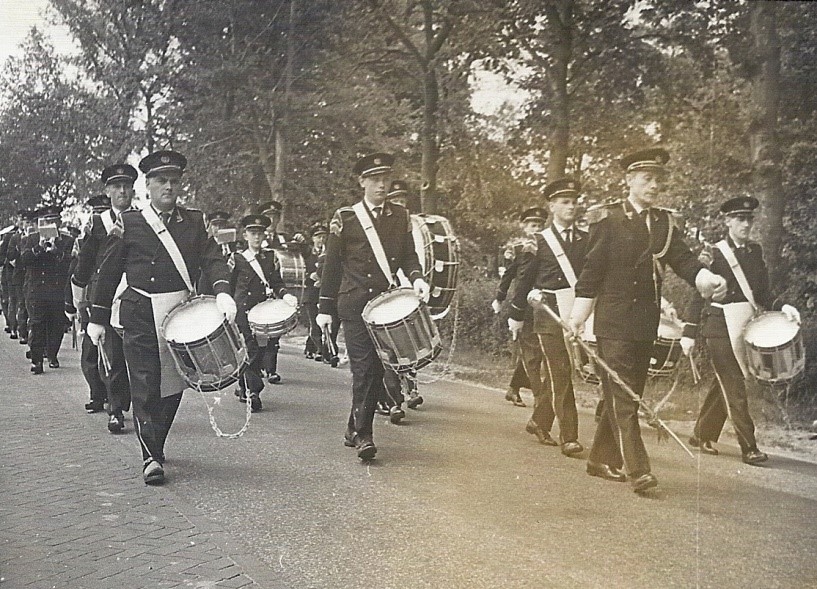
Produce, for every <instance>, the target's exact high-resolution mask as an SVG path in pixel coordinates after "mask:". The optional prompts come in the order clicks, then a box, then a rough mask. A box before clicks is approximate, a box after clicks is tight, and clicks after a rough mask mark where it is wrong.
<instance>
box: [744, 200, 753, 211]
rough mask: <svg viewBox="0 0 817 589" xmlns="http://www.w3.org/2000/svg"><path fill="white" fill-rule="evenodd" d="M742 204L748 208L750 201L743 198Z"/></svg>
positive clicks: (750, 204)
mask: <svg viewBox="0 0 817 589" xmlns="http://www.w3.org/2000/svg"><path fill="white" fill-rule="evenodd" d="M743 206H744V207H746V208H747V209H748V208H750V207H751V206H752V203H751V202H750V201H748V200H745V201H743Z"/></svg>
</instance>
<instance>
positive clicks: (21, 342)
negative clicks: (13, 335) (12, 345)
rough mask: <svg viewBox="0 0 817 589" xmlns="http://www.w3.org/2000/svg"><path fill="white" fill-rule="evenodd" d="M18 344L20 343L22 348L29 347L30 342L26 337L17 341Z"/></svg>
mask: <svg viewBox="0 0 817 589" xmlns="http://www.w3.org/2000/svg"><path fill="white" fill-rule="evenodd" d="M17 342H18V343H19V344H20V345H21V346H27V345H28V340H27V339H26V338H24V337H21V338H20V339H19V340H17Z"/></svg>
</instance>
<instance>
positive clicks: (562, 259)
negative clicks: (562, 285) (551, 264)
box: [542, 225, 577, 288]
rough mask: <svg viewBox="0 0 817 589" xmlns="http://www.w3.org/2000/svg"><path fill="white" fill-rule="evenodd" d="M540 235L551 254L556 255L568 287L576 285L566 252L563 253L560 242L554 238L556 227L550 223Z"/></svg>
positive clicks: (574, 275) (574, 274)
mask: <svg viewBox="0 0 817 589" xmlns="http://www.w3.org/2000/svg"><path fill="white" fill-rule="evenodd" d="M542 237H543V238H544V239H545V242H546V243H547V244H548V247H550V251H552V252H553V255H554V256H556V261H557V262H558V263H559V268H561V269H562V274H564V275H565V278H566V279H567V283H568V284H569V285H570V288H573V287H574V286H576V282H577V280H576V271H575V270H573V265H572V264H571V263H570V260H569V259H568V257H567V254H565V250H564V248H563V247H562V244H561V243H559V240H558V239H557V238H556V228H555V227H554V226H553V225H551V226H550V227H548V228H547V229H545V230H544V231H542Z"/></svg>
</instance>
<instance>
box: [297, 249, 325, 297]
mask: <svg viewBox="0 0 817 589" xmlns="http://www.w3.org/2000/svg"><path fill="white" fill-rule="evenodd" d="M323 251H324V250H323V249H321V250H320V251H319V252H317V253H316V252H315V250H314V249H313V248H311V247H306V248H304V254H303V255H304V273H305V274H306V279H305V280H304V295H303V297H301V303H302V304H305V305H306V304H313V303H317V302H318V300H319V298H320V292H321V287H320V279H318V282H317V285H316V283H315V280H314V279H313V275H314V276H317V275H318V265H319V264H321V263H323V260H324V258H323Z"/></svg>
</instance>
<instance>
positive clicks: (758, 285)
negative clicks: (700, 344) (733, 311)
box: [684, 237, 773, 337]
mask: <svg viewBox="0 0 817 589" xmlns="http://www.w3.org/2000/svg"><path fill="white" fill-rule="evenodd" d="M726 241H727V243H728V244H729V247H731V248H732V251H733V252H735V257H736V258H737V260H738V263H739V264H740V267H741V268H742V269H743V274H744V275H745V276H746V281H747V282H748V283H749V288H751V289H752V295H753V296H754V299H755V304H757V306H758V307H759V310H761V311H762V310H764V309H771V308H772V302H773V301H772V293H771V290H770V289H769V273H768V270H767V268H766V261H765V260H764V259H763V249H762V248H761V247H760V244H759V243H755V242H751V241H750V242H748V243H747V244H746V245H745V246H743V247H741V248H736V247H735V243H734V242H733V241H732V240H731V239H730V238H729V237H727V238H726ZM709 269H710V270H712V272H714V273H715V274H718V275H719V276H723V277H724V278H725V279H726V296H725V297H724V298H723V300H721V301H719V303H720V304H726V303H743V302H746V297H745V296H744V295H743V291H742V290H741V288H740V286H739V285H738V281H737V278H735V274H734V273H733V272H732V268H731V267H730V266H729V263H728V262H727V261H726V258H724V257H723V254H722V253H721V250H719V249H718V248H713V250H712V265H711V266H710V268H709ZM690 316H691V317H692V318H693V321H697V319H698V318H699V317H700V332H701V335H702V336H703V337H729V333H728V332H727V330H726V321H725V320H724V318H723V309H721V308H719V307H713V306H712V305H709V304H707V302H706V301H704V299H703V298H702V297H701V296H700V295H698V296H696V297H695V299H694V301H693V303H692V308H691V311H690ZM684 335H686V336H688V337H694V336H695V330H694V329H692V328H685V329H684Z"/></svg>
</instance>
